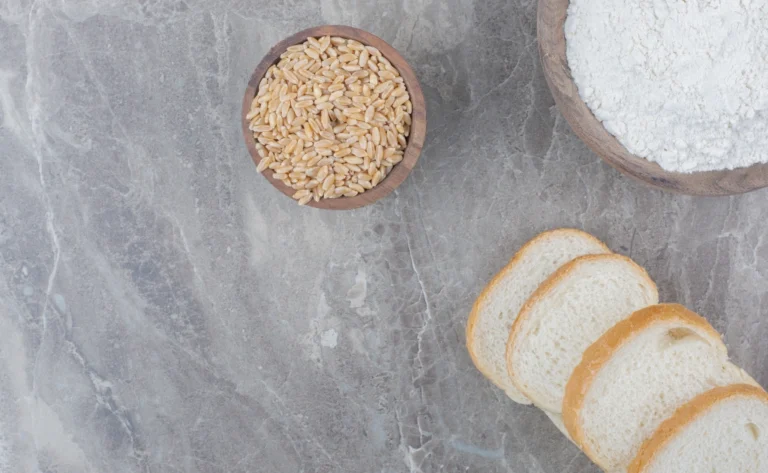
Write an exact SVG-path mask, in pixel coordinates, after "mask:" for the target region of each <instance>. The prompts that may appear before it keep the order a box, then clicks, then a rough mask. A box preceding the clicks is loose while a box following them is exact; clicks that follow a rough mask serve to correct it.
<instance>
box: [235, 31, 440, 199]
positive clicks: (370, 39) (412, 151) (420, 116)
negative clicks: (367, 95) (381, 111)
mask: <svg viewBox="0 0 768 473" xmlns="http://www.w3.org/2000/svg"><path fill="white" fill-rule="evenodd" d="M328 35H330V36H340V37H342V38H348V39H354V40H356V41H359V42H360V43H363V44H365V45H367V46H373V47H375V48H377V49H378V50H379V51H381V53H382V55H383V56H384V57H386V58H387V59H388V60H389V62H391V63H392V66H393V67H395V68H396V69H397V70H398V71H399V72H400V76H402V78H403V82H404V83H405V88H406V90H408V94H409V95H410V97H411V104H413V111H412V113H411V131H410V136H409V137H408V144H407V146H406V148H405V151H404V152H403V160H402V161H400V162H399V163H397V164H396V165H395V166H394V167H393V168H392V171H390V173H389V174H388V175H387V177H385V178H384V179H383V180H382V181H381V182H380V183H379V184H378V185H377V186H375V187H374V188H372V189H369V190H367V191H365V192H363V193H361V194H358V195H356V196H354V197H339V198H336V199H320V201H319V202H315V201H314V200H310V201H309V202H308V203H307V204H306V205H307V206H309V207H315V208H319V209H333V210H348V209H355V208H358V207H362V206H363V205H368V204H371V203H373V202H376V201H377V200H379V199H381V198H382V197H386V196H387V195H389V193H390V192H392V191H393V190H395V189H396V188H397V186H399V185H400V184H402V182H403V181H404V180H405V178H406V177H407V176H408V174H410V172H411V170H412V169H413V167H414V166H415V165H416V161H418V159H419V154H421V148H422V147H423V146H424V137H425V136H426V132H427V110H426V106H425V105H424V95H423V94H422V92H421V86H419V81H418V80H416V75H415V74H414V73H413V70H412V69H411V67H410V66H409V65H408V63H407V62H406V61H405V59H403V57H402V56H401V55H400V54H399V53H398V52H397V51H396V50H395V49H394V48H393V47H392V46H390V45H389V44H387V43H386V42H385V41H384V40H383V39H381V38H379V37H378V36H374V35H372V34H371V33H368V32H367V31H363V30H360V29H357V28H352V27H350V26H331V25H327V26H318V27H315V28H309V29H306V30H304V31H300V32H298V33H296V34H294V35H292V36H289V37H288V38H286V39H284V40H282V41H280V42H279V43H277V44H276V45H274V46H273V47H272V49H270V50H269V52H268V53H267V55H266V56H264V59H262V60H261V62H260V63H259V65H258V66H256V70H255V71H253V74H252V75H251V80H250V81H248V87H247V88H246V89H245V95H244V96H243V109H242V113H241V121H242V127H243V138H245V145H246V146H247V147H248V152H249V153H251V158H252V159H253V162H254V164H256V165H257V166H258V164H259V161H260V160H261V157H260V156H259V153H258V151H256V140H255V139H254V137H253V132H252V131H251V130H249V129H248V125H249V122H248V120H246V119H245V116H246V115H247V114H248V112H249V111H250V107H251V101H253V98H254V97H255V96H256V92H257V89H258V87H259V82H261V79H262V78H263V77H264V74H266V73H267V69H269V67H270V66H272V65H273V64H276V63H277V62H278V61H279V59H280V55H281V54H283V53H284V52H285V51H286V49H288V47H289V46H293V45H296V44H301V43H303V42H304V41H306V39H307V38H309V37H320V36H328ZM262 174H263V175H264V177H266V178H267V180H269V182H270V183H272V185H273V186H275V187H277V188H278V189H279V190H280V192H282V193H283V194H285V195H287V196H288V197H291V196H292V195H293V194H294V193H295V192H296V190H294V189H292V188H290V187H288V186H286V185H285V184H283V183H282V181H279V180H277V179H275V178H273V177H272V172H271V171H268V170H265V171H264V172H263V173H262Z"/></svg>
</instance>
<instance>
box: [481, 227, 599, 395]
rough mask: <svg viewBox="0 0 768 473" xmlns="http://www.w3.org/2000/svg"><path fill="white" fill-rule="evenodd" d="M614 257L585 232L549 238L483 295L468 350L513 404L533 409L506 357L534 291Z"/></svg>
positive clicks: (520, 255) (529, 247) (518, 258)
mask: <svg viewBox="0 0 768 473" xmlns="http://www.w3.org/2000/svg"><path fill="white" fill-rule="evenodd" d="M599 253H610V250H609V249H608V247H606V246H605V245H604V244H603V243H602V242H601V241H600V240H598V239H597V238H595V237H593V236H592V235H589V234H588V233H584V232H582V231H580V230H573V229H559V230H552V231H548V232H544V233H542V234H540V235H539V236H537V237H536V238H534V239H532V240H531V241H529V242H528V243H526V244H525V245H524V246H523V247H522V248H521V249H520V250H519V251H518V252H517V254H515V256H514V257H513V258H512V259H511V260H510V262H509V264H507V265H506V266H505V267H504V268H503V269H502V270H501V271H500V272H499V273H498V274H497V275H496V276H495V277H494V278H493V279H492V280H491V282H489V283H488V285H487V286H486V287H485V289H483V292H482V293H481V294H480V297H478V298H477V300H476V301H475V304H474V307H473V308H472V312H471V314H470V316H469V321H468V322H467V349H468V350H469V355H470V357H471V358H472V361H473V362H474V363H475V366H477V369H478V370H480V372H481V373H483V374H484V375H485V376H486V377H487V378H488V379H489V380H491V382H493V383H494V384H495V385H496V386H498V387H500V388H501V389H503V390H504V391H505V392H506V394H507V396H509V397H510V398H511V399H512V400H513V401H516V402H519V403H521V404H530V401H529V400H528V399H527V398H526V397H525V396H523V395H522V394H521V393H520V392H519V391H518V390H517V389H516V388H515V387H514V385H512V383H510V381H509V377H508V375H507V368H506V361H505V359H504V351H505V347H506V343H507V338H508V337H509V330H510V328H511V327H512V323H513V322H514V321H515V318H516V317H517V314H518V312H520V308H521V307H522V306H523V304H524V303H525V301H526V300H527V299H528V298H529V297H530V296H531V294H533V291H535V290H536V288H537V287H538V286H539V284H541V283H542V282H543V281H544V280H545V279H547V277H549V276H550V275H551V274H552V273H553V272H555V270H557V268H559V267H560V266H562V265H563V264H565V263H567V262H569V261H571V260H572V259H574V258H576V257H578V256H583V255H588V254H599Z"/></svg>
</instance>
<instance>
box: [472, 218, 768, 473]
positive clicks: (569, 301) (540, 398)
mask: <svg viewBox="0 0 768 473" xmlns="http://www.w3.org/2000/svg"><path fill="white" fill-rule="evenodd" d="M569 243H570V244H572V245H573V248H572V249H570V250H569V249H568V248H567V245H568V244H569ZM549 251H553V252H554V254H553V255H549V256H547V252H549ZM503 340H506V342H505V343H504V342H502V341H503ZM467 346H468V349H469V352H470V356H471V357H472V360H473V361H474V362H475V365H476V366H477V367H478V369H480V371H481V372H482V373H483V374H485V375H486V376H487V377H488V378H489V379H491V380H492V381H493V382H494V384H496V385H497V386H499V387H501V388H502V389H504V391H505V392H506V393H507V395H508V396H509V397H510V398H512V399H513V400H515V401H517V402H520V403H526V404H527V403H533V404H534V405H536V406H537V407H539V408H541V409H543V410H544V411H545V413H546V414H547V416H548V417H549V418H550V419H551V420H552V422H553V423H554V424H555V425H556V426H557V427H558V428H559V429H560V430H561V431H562V432H563V433H564V434H565V435H566V436H568V437H569V438H570V439H572V441H573V442H574V443H575V444H576V445H577V446H579V447H580V448H581V449H582V450H583V451H584V452H585V453H586V454H587V456H589V457H590V458H591V459H592V460H593V461H594V462H595V463H597V464H598V466H600V467H601V468H602V469H604V470H605V471H608V472H611V473H618V472H622V473H623V472H632V473H640V472H647V473H676V472H681V473H682V472H686V473H687V472H694V471H696V472H698V471H702V472H706V473H711V472H717V473H731V472H734V473H736V472H737V471H738V472H741V471H743V472H745V473H768V457H766V455H768V453H765V452H768V425H766V422H767V421H768V415H766V414H765V412H766V410H768V407H766V406H768V398H766V397H765V396H766V395H765V392H764V391H763V390H762V388H760V387H759V386H758V385H757V383H756V382H755V381H754V380H753V379H752V378H751V377H749V375H748V374H746V373H745V372H744V371H743V370H741V369H740V368H738V367H736V366H735V365H733V364H732V363H730V362H729V360H728V354H727V349H726V347H725V345H724V344H723V342H722V340H721V338H720V335H719V334H718V333H717V331H716V330H715V329H714V328H713V327H712V326H711V325H710V324H709V323H708V322H707V321H706V320H705V319H704V318H702V317H700V316H698V315H696V314H694V313H693V312H691V311H689V310H687V309H685V308H684V307H683V306H680V305H678V304H658V292H657V289H656V285H655V284H654V283H653V281H652V280H651V279H650V278H649V277H648V275H647V273H646V272H645V270H644V269H642V268H641V267H639V266H638V265H637V264H635V263H634V262H633V261H631V260H630V259H629V258H626V257H624V256H620V255H616V254H612V253H610V252H609V251H608V250H607V248H606V247H605V245H603V244H602V243H600V242H599V241H597V240H596V239H594V237H591V236H590V235H588V234H585V233H584V232H581V231H578V230H570V229H566V230H555V231H551V232H546V233H544V234H542V235H540V236H538V237H536V238H534V239H533V240H531V242H529V243H528V244H526V245H525V246H524V247H523V248H522V249H521V250H520V251H519V252H518V254H517V255H515V257H513V258H512V260H511V262H510V264H509V265H507V267H505V268H504V269H503V270H502V271H501V272H500V273H499V274H498V275H497V276H496V277H494V279H493V280H492V281H491V283H490V284H489V285H488V286H487V287H486V288H485V290H484V291H483V293H482V294H481V296H480V297H479V298H478V300H477V302H476V303H475V306H474V308H473V310H472V314H471V315H470V320H469V323H468V325H467ZM747 407H749V408H750V409H752V411H747V410H745V409H746V408H747ZM761 409H762V410H761ZM753 411H754V412H753ZM723 412H729V413H730V412H738V414H729V415H731V417H729V418H726V419H723V416H724V414H723ZM714 424H717V428H718V429H720V430H714V431H713V432H718V433H709V432H710V431H709V430H707V429H713V427H712V425H714ZM728 432H733V435H731V436H727V433H728ZM711 435H715V437H714V438H710V436H711ZM697 436H700V437H701V438H700V439H699V438H698V437H697ZM718 436H726V438H720V437H718ZM715 439H717V441H719V442H720V443H719V444H718V446H717V448H710V446H709V444H708V443H707V442H709V443H711V442H712V441H714V440H715ZM689 447H693V448H694V450H696V449H699V450H700V454H698V456H696V455H693V454H687V453H686V454H685V455H684V458H685V460H680V459H679V455H683V454H682V453H681V451H682V450H685V449H687V448H689ZM761 449H762V450H761ZM697 451H698V450H697ZM710 453H711V454H710ZM730 453H733V454H736V453H738V454H740V455H746V457H745V458H748V459H751V460H746V459H744V460H727V461H726V460H723V459H721V458H720V457H725V456H728V455H729V454H730ZM676 455H678V456H677V457H676ZM713 455H714V456H713ZM761 455H762V456H761ZM673 457H674V459H673ZM750 462H751V463H750ZM730 465H738V466H739V469H730ZM741 466H743V468H741Z"/></svg>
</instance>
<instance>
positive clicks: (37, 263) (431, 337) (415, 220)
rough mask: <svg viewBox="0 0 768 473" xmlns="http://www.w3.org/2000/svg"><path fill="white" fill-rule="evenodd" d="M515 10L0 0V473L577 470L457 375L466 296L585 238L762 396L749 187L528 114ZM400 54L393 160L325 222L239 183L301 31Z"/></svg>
mask: <svg viewBox="0 0 768 473" xmlns="http://www.w3.org/2000/svg"><path fill="white" fill-rule="evenodd" d="M535 14H536V2H535V1H533V0H512V1H501V0H490V1H484V0H474V1H473V0H394V1H390V2H373V1H365V0H361V1H348V0H319V1H280V2H275V1H266V0H257V1H244V0H209V1H203V0H189V1H182V0H157V1H144V0H142V1H136V2H124V1H122V0H2V1H0V44H2V48H0V156H1V158H0V472H2V473H11V472H13V473H16V472H20V473H26V472H30V473H32V472H51V473H52V472H56V473H91V472H110V473H134V472H137V473H138V472H141V473H147V472H164V473H166V472H167V473H175V472H179V473H181V472H184V473H198V472H206V473H208V472H211V473H216V472H227V473H236V472H286V473H288V472H290V473H293V472H307V473H309V472H377V473H396V472H397V473H399V472H423V473H428V472H438V471H440V472H475V471H483V472H488V473H494V472H513V473H526V472H531V473H538V472H546V473H555V472H561V473H597V471H598V470H597V469H596V468H595V467H594V466H592V465H591V464H590V463H589V461H588V460H587V459H586V458H585V457H584V456H583V455H581V454H580V453H579V452H578V451H577V450H576V448H575V447H573V446H572V445H570V444H569V443H568V442H567V441H566V440H565V439H564V438H563V437H562V436H561V435H560V434H559V433H558V432H557V431H556V429H555V428H554V427H553V426H552V425H550V424H549V423H548V421H547V420H546V418H545V417H544V416H543V415H542V414H540V413H539V412H537V411H536V410H534V409H532V408H528V407H521V406H517V405H514V404H513V403H512V402H511V401H509V400H508V399H506V398H505V396H504V395H503V393H501V392H500V391H499V390H498V389H495V388H494V387H492V386H491V385H490V383H488V382H486V381H485V380H484V379H483V378H482V376H481V375H480V374H479V373H478V372H477V370H475V369H474V367H473V366H472V363H471V361H470V360H469V357H468V355H467V353H466V349H465V347H464V328H465V321H466V317H467V314H468V312H469V310H470V307H471V305H472V302H473V301H474V298H475V297H476V296H477V294H478V293H479V291H480V289H481V288H482V287H483V285H484V284H485V282H486V281H487V280H488V279H489V278H490V277H491V275H492V274H493V273H494V272H496V271H497V270H498V269H499V268H500V267H502V266H503V265H504V263H505V262H506V260H507V259H508V258H509V257H510V256H511V254H512V253H513V252H514V250H515V249H516V248H517V247H518V246H519V245H521V244H522V243H523V242H524V241H526V240H527V239H529V238H530V237H532V236H534V235H535V234H536V233H538V232H540V231H542V230H545V229H549V228H553V227H559V226H573V227H578V228H583V229H585V230H587V231H590V232H592V233H594V234H595V235H597V236H598V237H600V238H602V239H604V240H605V241H606V242H607V243H608V244H609V245H610V246H611V248H613V249H614V250H616V251H617V252H620V253H623V254H628V255H631V256H632V257H633V258H634V259H635V260H637V261H638V262H639V263H640V264H642V265H644V266H645V267H646V268H647V269H648V271H649V273H650V274H651V276H652V277H653V278H654V279H655V280H656V281H657V283H658V285H659V288H660V291H661V295H662V299H663V300H665V301H677V302H681V303H684V304H686V305H688V306H689V307H691V308H692V309H694V310H697V311H699V312H700V313H702V314H703V315H705V316H706V317H708V318H709V320H711V321H712V322H713V324H714V325H715V326H716V327H717V328H718V329H719V330H720V331H722V332H723V334H724V336H725V341H726V343H727V344H728V346H729V348H730V350H731V354H732V357H733V359H734V360H735V361H736V362H738V363H739V364H740V365H742V366H743V367H744V368H746V369H747V371H749V372H750V373H751V374H752V375H753V376H754V377H755V378H756V379H757V380H758V381H760V382H761V383H762V384H763V385H766V384H768V363H766V362H767V361H768V319H767V317H768V300H767V292H766V287H768V286H767V284H766V283H767V282H768V281H767V279H768V246H766V238H765V235H766V233H767V232H768V218H766V216H767V215H768V207H766V204H765V201H766V195H768V194H766V191H757V192H754V193H751V194H748V195H744V196H739V197H732V198H717V199H713V198H692V197H685V196H679V195H672V194H666V193H663V192H661V191H657V190H654V189H650V188H648V187H645V186H643V185H641V184H638V183H635V182H634V181H632V180H630V179H628V178H625V177H623V176H621V175H620V174H618V173H617V172H616V171H614V170H613V169H611V168H609V167H608V166H607V165H605V164H604V163H603V162H601V161H600V160H599V159H598V158H597V157H596V156H595V155H593V154H592V153H591V152H590V151H589V150H588V149H587V148H586V147H585V146H584V145H583V144H582V143H581V142H580V141H579V140H578V139H577V138H576V137H575V136H574V134H573V133H572V132H571V131H570V129H569V127H568V125H567V124H566V123H565V122H564V120H563V119H562V117H561V115H560V114H559V113H558V112H557V110H556V108H555V107H554V103H553V100H552V96H551V95H550V93H549V90H548V89H547V86H546V84H545V82H544V79H543V76H542V71H541V66H540V64H539V61H538V57H537V49H536V35H535V33H536V31H535ZM328 23H331V24H334V23H341V24H349V25H353V26H357V27H360V28H364V29H367V30H369V31H372V32H374V33H376V34H378V35H379V36H381V37H382V38H384V39H385V40H387V41H388V42H390V43H391V44H392V45H393V46H395V47H396V48H397V49H398V50H400V51H401V52H402V53H403V55H404V56H405V57H406V58H407V59H408V60H409V61H410V63H411V64H412V65H413V67H414V69H415V71H416V73H417V75H418V77H419V78H420V80H421V83H422V86H423V89H424V94H425V97H426V101H427V106H428V109H429V113H428V119H429V126H428V136H427V141H426V146H425V148H424V152H423V154H422V157H421V159H420V161H419V163H418V166H417V167H416V169H415V170H414V172H413V173H412V174H411V176H410V177H409V178H408V179H407V180H406V182H405V183H404V184H403V185H402V186H401V187H400V188H399V189H398V190H397V191H396V192H395V193H394V194H393V195H391V196H390V197H388V198H386V199H384V200H382V201H380V202H378V203H377V204H376V205H372V206H369V207H365V208H362V209H358V210H354V211H348V212H341V213H339V212H329V211H320V210H314V209H308V208H299V207H297V206H296V205H295V203H294V202H292V201H291V200H290V199H287V198H285V197H284V196H283V195H281V194H279V193H278V192H277V191H276V190H275V189H273V188H272V187H271V186H269V185H267V183H266V181H265V180H264V179H263V178H261V177H260V176H258V175H257V173H256V171H255V167H254V166H253V163H252V162H251V161H250V159H249V156H248V154H247V152H246V150H245V147H244V145H243V143H242V138H241V136H240V126H239V117H238V115H239V112H240V100H241V97H242V92H243V90H244V87H245V84H246V81H247V79H248V77H249V75H250V73H251V71H252V69H253V67H254V66H255V65H256V63H257V62H258V61H259V59H260V58H261V56H262V55H263V54H264V53H265V52H266V51H267V49H268V48H269V47H270V46H271V45H272V44H274V43H275V42H276V41H277V40H279V39H280V38H282V37H285V36H287V35H288V34H290V33H292V32H294V31H297V30H299V29H303V28H305V27H309V26H313V25H317V24H328Z"/></svg>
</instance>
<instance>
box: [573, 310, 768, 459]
mask: <svg viewBox="0 0 768 473" xmlns="http://www.w3.org/2000/svg"><path fill="white" fill-rule="evenodd" d="M738 383H754V381H753V380H752V378H750V377H749V375H747V374H746V373H745V372H744V371H742V370H741V369H739V368H738V367H736V366H734V365H732V364H731V363H729V362H728V353H727V349H726V347H725V345H724V344H723V342H722V340H721V339H720V334H719V333H717V331H716V330H715V329H714V328H713V327H712V326H711V325H710V324H709V323H708V322H707V321H706V319H704V318H703V317H700V316H698V315H696V314H695V313H693V312H691V311H689V310H688V309H686V308H685V307H683V306H681V305H679V304H661V305H654V306H650V307H646V308H645V309H641V310H639V311H637V312H635V313H634V314H632V315H631V316H630V317H629V318H627V319H624V320H622V321H621V322H619V323H618V324H616V325H614V326H613V328H611V329H610V330H608V331H607V332H606V333H605V334H604V335H603V336H602V337H600V338H599V339H598V340H597V341H596V342H595V343H593V344H592V345H591V346H590V347H589V348H588V349H587V350H586V351H585V352H584V356H583V358H582V360H581V363H580V364H579V365H578V366H577V367H576V369H575V370H574V371H573V374H572V375H571V378H570V380H569V381H568V384H567V386H566V389H565V398H564V400H563V422H564V424H565V426H566V428H567V429H568V432H570V434H571V437H572V438H573V440H574V442H575V443H576V444H577V445H578V446H579V447H580V448H581V449H582V450H583V451H584V453H586V454H587V456H588V457H589V458H590V459H592V461H594V462H595V463H596V464H597V465H598V466H599V467H601V468H602V469H603V470H605V471H625V470H626V468H627V466H629V463H630V462H631V461H632V459H633V458H634V457H635V455H636V454H637V452H638V451H639V449H640V446H641V445H642V443H643V441H645V440H646V439H648V438H649V437H650V436H651V435H653V433H654V431H655V430H656V428H658V427H659V425H660V424H661V423H662V422H663V421H664V419H667V418H668V417H669V416H671V415H672V414H673V413H674V412H675V410H676V409H677V408H678V407H680V406H682V405H683V404H685V403H686V402H688V401H690V400H691V399H693V398H694V397H696V396H697V395H699V394H701V393H703V392H706V391H708V390H709V389H712V388H714V387H717V386H726V385H729V384H738ZM766 466H767V467H768V465H766Z"/></svg>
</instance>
